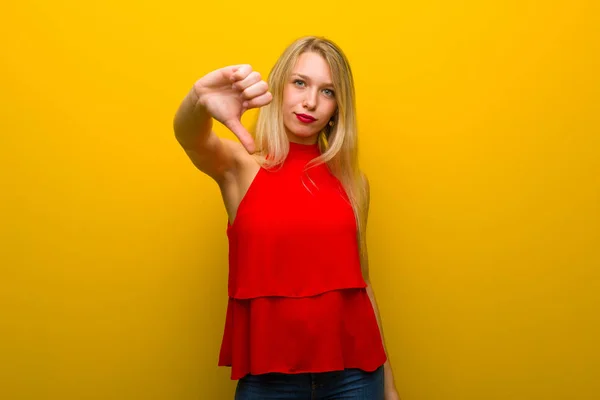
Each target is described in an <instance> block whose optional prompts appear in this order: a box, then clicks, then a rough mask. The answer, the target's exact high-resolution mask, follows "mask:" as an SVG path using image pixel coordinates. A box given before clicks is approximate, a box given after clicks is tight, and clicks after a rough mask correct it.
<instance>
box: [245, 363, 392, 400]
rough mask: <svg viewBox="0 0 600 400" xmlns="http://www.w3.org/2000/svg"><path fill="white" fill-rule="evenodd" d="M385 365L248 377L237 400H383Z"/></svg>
mask: <svg viewBox="0 0 600 400" xmlns="http://www.w3.org/2000/svg"><path fill="white" fill-rule="evenodd" d="M383 384H384V382H383V366H381V367H379V368H378V369H377V370H375V371H374V372H366V371H362V370H360V369H346V370H344V371H334V372H321V373H302V374H280V373H270V374H262V375H246V376H245V377H243V378H241V379H240V380H239V381H238V383H237V389H236V392H235V400H342V399H343V400H383Z"/></svg>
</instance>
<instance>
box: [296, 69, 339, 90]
mask: <svg viewBox="0 0 600 400" xmlns="http://www.w3.org/2000/svg"><path fill="white" fill-rule="evenodd" d="M292 75H296V76H299V77H300V78H302V79H304V80H307V81H310V80H311V79H310V78H309V77H308V76H306V75H302V74H299V73H297V72H294V73H292ZM324 86H331V87H333V83H331V82H325V83H324Z"/></svg>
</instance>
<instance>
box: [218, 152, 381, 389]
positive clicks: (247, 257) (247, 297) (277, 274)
mask: <svg viewBox="0 0 600 400" xmlns="http://www.w3.org/2000/svg"><path fill="white" fill-rule="evenodd" d="M319 154H320V153H319V149H318V147H317V145H301V144H296V143H290V152H289V154H288V157H287V159H286V160H285V162H284V164H283V167H281V168H279V169H274V170H267V169H264V168H261V169H260V170H259V172H258V174H257V175H256V177H255V178H254V181H253V182H252V184H251V185H250V188H249V189H248V192H247V193H246V195H245V196H244V198H243V199H242V201H241V203H240V205H239V208H238V211H237V215H236V217H235V221H234V222H233V224H229V223H228V224H227V236H228V239H229V282H228V292H229V302H228V306H227V316H226V322H225V330H224V334H223V341H222V344H221V350H220V355H219V365H220V366H231V367H232V368H231V379H239V378H241V377H243V376H244V375H246V374H248V373H251V374H263V373H268V372H280V373H302V372H326V371H335V370H342V369H344V368H360V369H363V370H365V371H374V370H375V369H377V368H378V367H379V366H381V365H382V364H383V363H384V362H385V361H386V355H385V351H384V348H383V343H382V341H381V335H380V332H379V327H378V325H377V320H376V317H375V313H374V311H373V307H372V305H371V302H370V300H369V297H368V295H367V292H366V290H365V288H366V283H365V281H364V279H363V277H362V273H361V269H360V257H359V250H358V243H357V240H356V223H355V219H354V214H353V211H352V207H351V205H350V202H349V200H348V197H347V196H346V193H345V191H344V190H343V188H342V186H341V184H340V183H339V181H338V180H337V179H336V178H335V177H334V176H333V175H332V174H331V173H330V172H329V169H328V168H327V166H326V165H319V166H317V167H312V168H310V169H308V170H306V168H305V167H306V164H307V162H308V161H310V160H311V159H313V158H315V157H317V156H319Z"/></svg>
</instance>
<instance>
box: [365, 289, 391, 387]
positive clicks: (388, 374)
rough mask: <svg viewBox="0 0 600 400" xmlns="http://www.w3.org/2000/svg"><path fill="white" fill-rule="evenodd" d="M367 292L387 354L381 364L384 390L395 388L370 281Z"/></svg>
mask: <svg viewBox="0 0 600 400" xmlns="http://www.w3.org/2000/svg"><path fill="white" fill-rule="evenodd" d="M367 294H368V295H369V299H370V300H371V304H372V306H373V311H374V312H375V317H376V319H377V325H378V326H379V332H380V333H381V341H382V342H383V347H384V349H385V353H386V356H387V361H386V362H385V364H384V366H383V370H384V380H385V387H386V390H388V389H394V390H395V383H394V374H393V372H392V366H391V363H390V357H389V353H388V351H387V346H386V342H385V335H384V332H383V324H382V322H381V316H380V314H379V307H378V306H377V300H376V299H375V292H374V291H373V288H372V286H371V284H370V283H369V284H368V285H367Z"/></svg>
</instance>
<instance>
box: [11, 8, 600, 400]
mask: <svg viewBox="0 0 600 400" xmlns="http://www.w3.org/2000/svg"><path fill="white" fill-rule="evenodd" d="M599 11H600V10H599V6H598V2H597V1H594V0H588V1H584V0H572V1H564V2H538V1H492V2H487V1H474V0H469V1H463V2H455V1H452V2H451V1H447V2H440V1H426V2H402V3H400V4H398V3H387V4H385V3H383V2H380V1H375V2H368V3H366V4H365V3H362V2H360V3H358V2H357V3H356V4H351V3H347V2H345V1H344V2H342V1H339V2H333V1H331V2H329V1H321V2H314V3H302V2H301V3H297V2H291V3H290V2H284V3H280V2H279V1H261V2H245V1H237V0H230V1H226V2H218V1H216V2H202V1H186V2H182V1H170V2H158V1H154V2H143V1H114V0H109V1H104V2H82V1H73V0H66V1H54V2H46V1H44V2H42V1H31V0H25V1H22V2H20V3H18V2H16V1H9V2H8V3H5V4H3V6H2V12H1V14H0V41H1V42H0V44H1V53H0V61H1V64H0V123H1V125H0V135H1V136H0V149H1V150H0V151H1V154H0V155H1V157H0V163H1V164H0V171H1V172H0V174H1V175H0V177H1V182H2V196H1V198H2V206H1V211H0V213H1V214H0V217H1V221H2V224H1V226H2V229H1V230H0V232H1V235H2V236H1V237H0V239H1V240H2V242H1V252H0V257H1V259H0V265H1V270H0V274H1V275H0V282H1V284H0V289H1V291H0V304H1V305H2V309H1V310H0V334H1V335H2V337H1V338H0V398H1V399H3V400H17V399H19V400H21V399H36V400H37V399H53V400H54V399H56V400H67V399H69V400H70V399H73V400H75V399H77V400H80V399H103V400H106V399H111V400H112V399H114V400H132V399H144V400H151V399H164V400H167V399H169V400H174V399H177V400H184V399H217V400H220V399H230V398H232V394H233V390H234V384H235V382H231V381H230V380H229V369H227V368H221V369H219V368H217V367H216V363H217V356H218V349H219V345H220V340H221V334H222V328H223V322H224V318H225V306H226V293H227V292H226V278H227V264H226V260H227V257H226V254H227V242H226V236H225V226H226V225H225V224H226V215H225V211H224V208H223V206H222V204H221V200H220V197H219V193H218V190H217V186H216V185H215V184H213V183H212V181H210V180H209V179H208V178H207V177H205V176H203V175H202V174H201V173H200V172H198V171H197V170H195V169H194V167H193V166H192V164H191V163H190V162H189V161H188V160H187V158H186V156H185V154H184V152H183V151H182V150H181V149H180V148H179V147H178V145H177V143H176V141H175V139H174V136H173V132H172V117H173V114H174V112H175V110H176V108H177V106H178V104H179V101H180V100H181V99H182V98H183V96H184V95H185V94H186V93H187V91H188V89H189V88H190V87H191V85H192V84H193V82H194V81H195V80H196V79H197V78H199V77H200V76H201V75H202V74H204V73H207V72H209V71H210V70H213V69H216V68H218V67H221V66H225V65H228V64H234V63H250V64H252V65H253V67H254V68H255V69H257V70H259V71H261V72H263V73H264V75H266V74H267V73H268V71H269V68H270V67H271V65H272V64H273V63H274V61H275V60H276V58H277V57H278V55H279V54H280V52H281V51H282V50H283V48H284V47H285V46H286V45H287V44H289V43H290V42H291V41H292V40H293V39H295V38H296V37H298V36H301V35H305V34H317V35H325V36H327V37H329V38H331V39H333V40H334V41H336V42H338V43H339V44H340V45H341V46H342V48H343V49H344V50H345V52H346V53H347V55H348V57H349V58H350V61H351V64H352V66H353V69H354V73H355V77H356V86H357V93H358V107H359V108H358V110H359V123H360V129H361V132H360V133H361V139H360V141H361V145H360V146H361V148H360V157H361V162H362V165H363V167H364V169H365V171H366V172H367V174H368V175H369V177H370V180H371V186H372V214H371V220H370V226H369V233H368V239H369V246H370V254H371V268H372V277H373V282H374V288H375V290H376V294H377V296H378V300H379V303H380V307H381V312H382V317H383V321H384V326H385V329H386V336H387V339H388V347H389V351H390V355H391V359H392V363H393V366H394V371H395V374H396V383H397V386H398V389H399V391H400V394H401V396H402V397H403V399H404V400H438V399H444V400H448V399H450V400H453V399H457V400H463V399H464V400H471V399H472V400H481V399H486V400H490V399H545V400H547V399H575V400H584V399H598V398H600V379H599V377H600V350H599V346H600V345H599V338H600V321H599V319H600V316H599V314H600V311H599V309H600V308H599V307H600V273H599V269H600V249H599V248H600V244H599V242H600V239H599V231H600V211H599V209H600V161H599V160H600V101H599V98H600V79H599V71H600V58H599V55H600V45H599V43H600V29H599V26H600V19H599V16H600V12H599ZM254 118H255V113H253V112H251V113H249V114H247V115H246V116H245V117H244V122H246V123H248V124H249V125H250V124H252V121H253V120H254ZM218 129H219V130H218V132H219V133H220V134H222V135H227V133H226V132H225V130H224V129H222V127H221V126H218Z"/></svg>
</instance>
